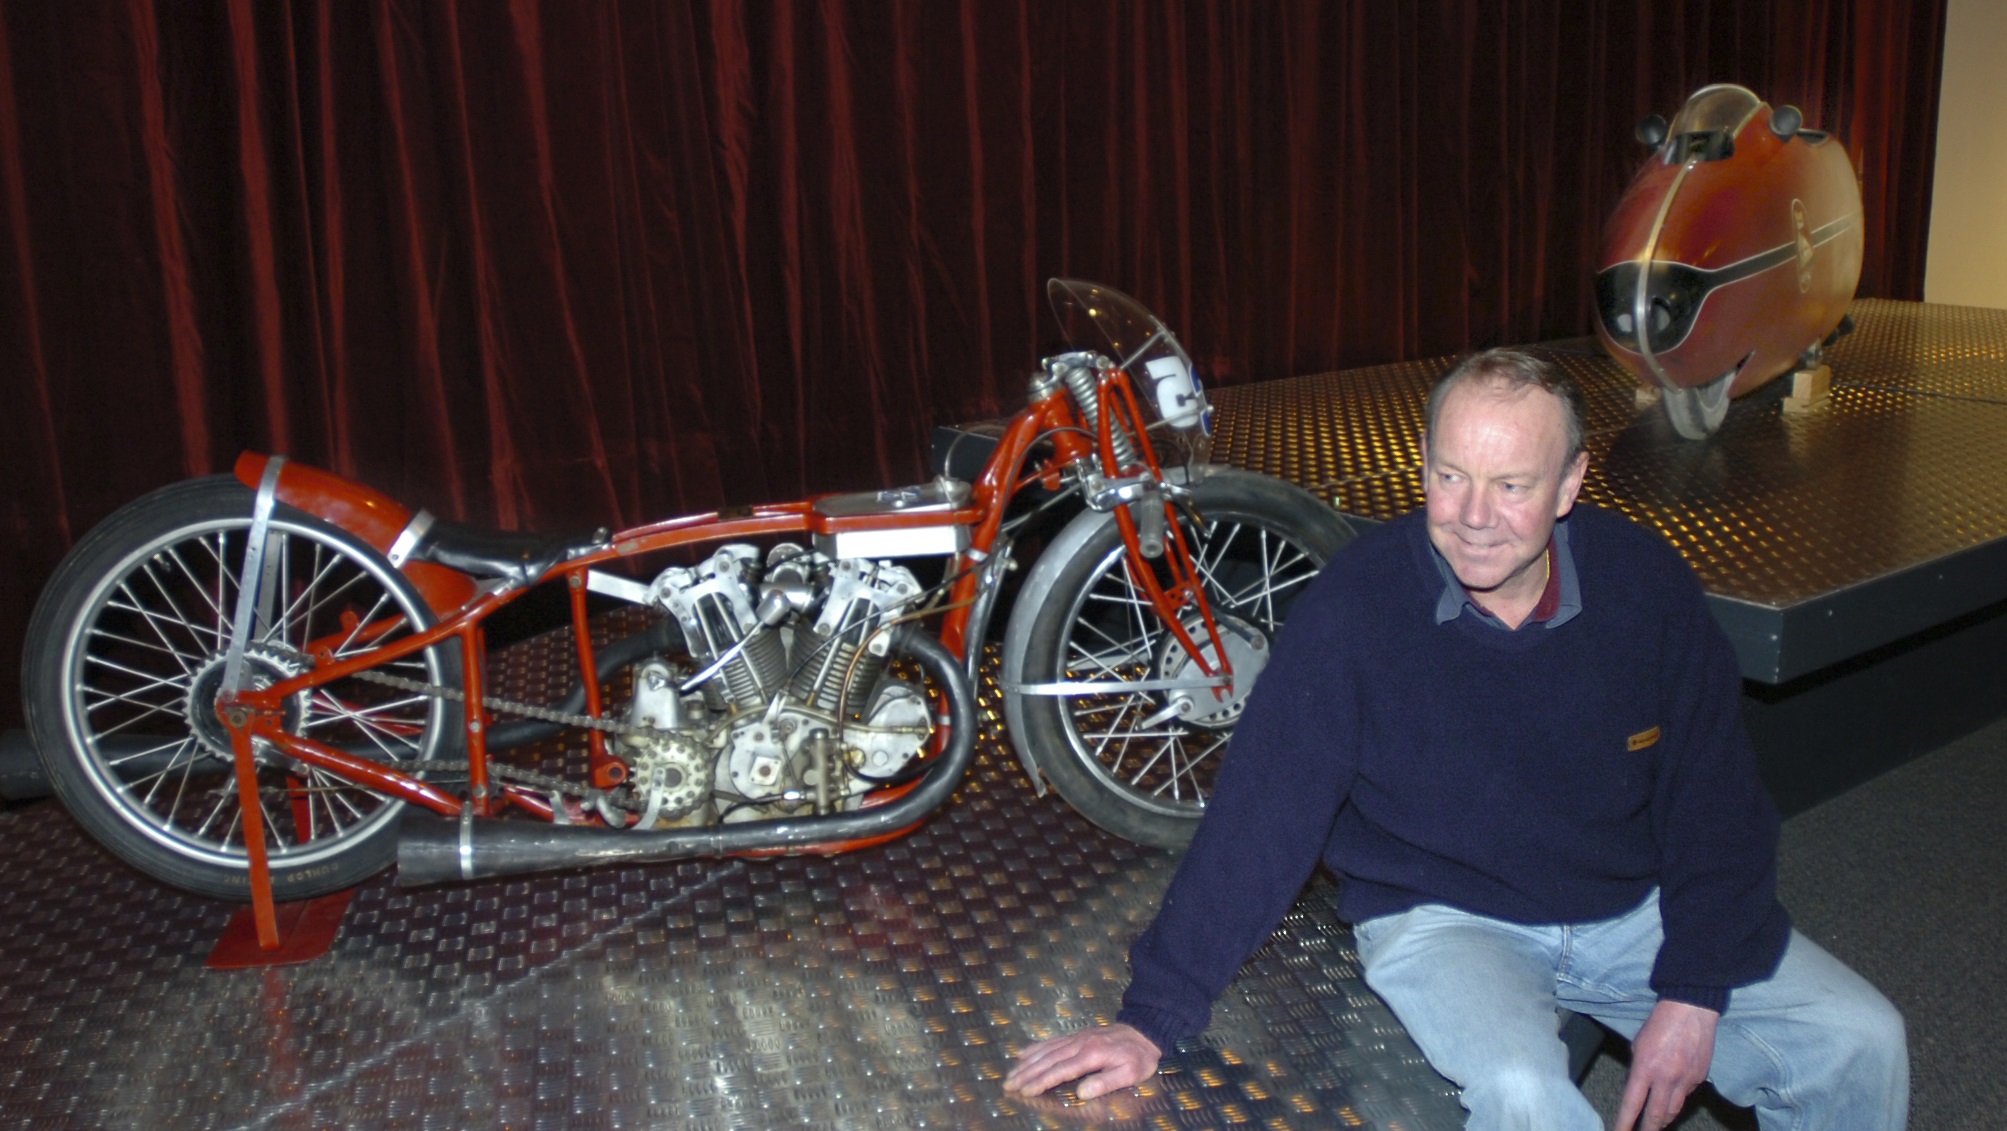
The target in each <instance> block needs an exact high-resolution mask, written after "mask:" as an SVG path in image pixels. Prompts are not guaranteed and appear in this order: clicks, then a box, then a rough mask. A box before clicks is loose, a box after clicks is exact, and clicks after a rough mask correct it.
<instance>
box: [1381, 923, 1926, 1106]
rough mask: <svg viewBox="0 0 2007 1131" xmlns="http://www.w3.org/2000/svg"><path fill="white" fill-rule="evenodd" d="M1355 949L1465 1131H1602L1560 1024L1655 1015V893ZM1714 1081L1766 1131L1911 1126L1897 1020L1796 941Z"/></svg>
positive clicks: (1441, 926) (1627, 1030) (1827, 959)
mask: <svg viewBox="0 0 2007 1131" xmlns="http://www.w3.org/2000/svg"><path fill="white" fill-rule="evenodd" d="M1353 935H1354V937H1355V938H1356V939H1357V940H1358V944H1359V961H1360V963H1361V964H1362V965H1363V966H1364V967H1365V972H1366V984H1367V985H1369V986H1371V987H1372V988H1373V989H1374V991H1375V992H1377V993H1378V994H1379V995H1380V996H1381V997H1382V998H1383V999H1385V1000H1386V1002H1387V1005H1388V1006H1389V1007H1390V1008H1391V1009H1393V1011H1394V1015H1395V1016H1396V1017H1398V1018H1400V1021H1401V1024H1402V1025H1404V1026H1406V1027H1407V1030H1408V1032H1409V1034H1410V1035H1412V1036H1413V1037H1414V1039H1415V1044H1416V1045H1418V1046H1419V1047H1420V1048H1421V1050H1422V1055H1424V1056H1426V1057H1428V1060H1429V1063H1430V1064H1431V1065H1433V1066H1434V1067H1435V1069H1436V1071H1438V1072H1440V1073H1442V1074H1443V1075H1444V1076H1446V1077H1448V1078H1449V1079H1450V1080H1451V1081H1452V1082H1453V1083H1455V1084H1457V1085H1458V1086H1459V1087H1461V1088H1462V1089H1463V1105H1464V1107H1465V1108H1467V1109H1468V1110H1469V1111H1470V1122H1469V1124H1468V1126H1469V1128H1470V1129H1471V1131H1494V1129H1499V1131H1503V1129H1507V1128H1526V1129H1529V1131H1532V1129H1540V1131H1550V1129H1556V1128H1561V1129H1574V1128H1581V1129H1583V1131H1587V1129H1590V1128H1594V1129H1598V1131H1600V1129H1601V1128H1602V1126H1603V1124H1602V1121H1601V1119H1600V1118H1599V1117H1598V1116H1597V1115H1596V1112H1595V1109H1594V1108H1592V1107H1590V1106H1589V1101H1588V1100H1586V1099H1584V1098H1583V1096H1582V1093H1581V1091H1580V1090H1579V1089H1577V1088H1576V1087H1575V1085H1574V1082H1573V1081H1572V1080H1571V1079H1569V1076H1568V1054H1567V1050H1566V1049H1565V1048H1564V1047H1563V1045H1562V1043H1561V1040H1560V1038H1559V1037H1558V1036H1557V1035H1556V1024H1555V1017H1556V1014H1555V1010H1556V1008H1557V1007H1560V1008H1567V1009H1572V1010H1574V1011H1576V1012H1577V1013H1585V1014H1588V1015H1589V1016H1591V1017H1594V1018H1595V1019H1596V1020H1598V1021H1601V1022H1602V1023H1603V1024H1605V1025H1607V1026H1609V1027H1610V1028H1611V1029H1614V1030H1616V1031H1617V1032H1618V1033H1619V1034H1621V1035H1622V1036H1623V1037H1624V1038H1625V1039H1626V1040H1628V1039H1630V1038H1631V1037H1634V1036H1636V1035H1637V1032H1638V1029H1639V1028H1640V1027H1642V1026H1643V1025H1644V1023H1645V1019H1646V1018H1647V1017H1649V1016H1650V1015H1651V1012H1652V1007H1653V1006H1654V1005H1656V1004H1658V997H1657V996H1656V995H1655V994H1653V993H1652V990H1651V986H1650V984H1649V983H1650V978H1651V972H1652V962H1653V960H1654V959H1655V958H1656V957H1657V955H1658V952H1659V943H1660V941H1661V940H1662V938H1663V935H1662V933H1661V928H1660V924H1659V900H1658V893H1657V892H1656V891H1655V892H1653V893H1652V895H1651V896H1650V897H1649V898H1647V899H1646V900H1645V901H1644V903H1642V904H1640V905H1639V906H1638V907H1637V908H1635V909H1634V910H1631V911H1628V912H1626V913H1624V914H1623V915H1620V916H1618V917H1616V918H1614V919H1606V920H1603V921H1601V922H1595V923H1584V924H1580V925H1574V926H1540V927H1528V926H1521V925H1519V924H1517V923H1506V922H1501V921H1499V920H1496V919H1487V918H1484V917H1482V916H1478V915H1472V914H1470V913H1468V912H1465V911H1459V910H1457V909H1455V908H1452V907H1445V906H1442V905H1440V904H1427V905H1424V906H1421V907H1416V908H1413V909H1411V910H1409V911H1405V912H1402V913H1400V914H1396V915H1383V916H1380V917H1378V918H1375V919H1369V920H1367V921H1366V922H1364V923H1358V924H1355V925H1354V926H1353ZM1707 1078H1708V1080H1709V1081H1710V1082H1711V1083H1712V1084H1713V1085H1714V1088H1715V1090H1716V1091H1717V1092H1720V1093H1721V1095H1722V1096H1724V1097H1725V1098H1727V1099H1728V1100H1729V1101H1730V1102H1731V1103H1737V1104H1741V1105H1743V1106H1745V1107H1752V1108H1754V1109H1755V1110H1756V1118H1757V1122H1758V1123H1759V1124H1760V1125H1761V1126H1762V1127H1763V1128H1764V1131H1782V1129H1784V1128H1793V1129H1804V1131H1851V1129H1856V1128H1858V1129H1862V1131H1866V1129H1868V1128H1874V1129H1878V1131H1880V1129H1899V1128H1901V1127H1902V1126H1903V1125H1904V1124H1905V1122H1906V1121H1907V1119H1908V1115H1909V1051H1908V1047H1907V1045H1906V1043H1905V1041H1904V1036H1903V1022H1902V1015H1901V1014H1899V1013H1897V1012H1896V1010H1895V1007H1894V1006H1892V1005H1890V1004H1889V1003H1888V1000H1887V999H1886V998H1884V997H1882V995H1881V993H1880V992H1879V991H1877V990H1876V989H1875V988H1874V987H1873V986H1871V985H1869V984H1868V983H1867V981H1866V980H1865V979H1863V978H1862V977H1861V976H1860V975H1858V974H1855V973H1854V972H1853V971H1852V970H1849V969H1847V967H1846V966H1844V965H1842V964H1841V963H1840V961H1839V960H1838V959H1836V958H1834V957H1833V956H1832V955H1830V954H1827V953H1826V952H1825V951H1823V950H1821V949H1819V947H1818V946H1817V945H1815V944H1814V943H1813V942H1812V941H1811V940H1810V939H1807V938H1805V937H1804V936H1803V935H1800V934H1799V933H1797V932H1796V931H1793V932H1791V941H1790V943H1789V945H1788V947H1787V948H1786V949H1785V952H1784V959H1783V962H1782V963H1781V964H1780V965H1779V967H1778V969H1777V973H1776V974H1774V975H1772V976H1771V977H1770V978H1769V980H1767V981H1763V982H1758V983H1755V984H1754V985H1749V986H1743V987H1740V988H1738V989H1736V990H1735V991H1734V992H1733V993H1731V994H1730V995H1729V1001H1728V1010H1727V1012H1726V1013H1724V1014H1722V1017H1721V1023H1720V1025H1719V1027H1718V1028H1717V1030H1716V1033H1715V1040H1714V1062H1713V1063H1712V1064H1711V1065H1710V1066H1709V1067H1708V1074H1707Z"/></svg>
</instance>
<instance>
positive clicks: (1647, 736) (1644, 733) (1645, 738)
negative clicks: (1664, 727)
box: [1630, 727, 1659, 751]
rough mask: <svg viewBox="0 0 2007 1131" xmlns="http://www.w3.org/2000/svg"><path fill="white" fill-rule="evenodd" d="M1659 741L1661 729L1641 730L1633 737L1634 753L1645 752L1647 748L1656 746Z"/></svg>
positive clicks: (1632, 746) (1631, 743) (1631, 742)
mask: <svg viewBox="0 0 2007 1131" xmlns="http://www.w3.org/2000/svg"><path fill="white" fill-rule="evenodd" d="M1658 740H1659V728H1657V727H1653V728H1652V729H1650V730H1641V731H1639V732H1638V733H1636V734H1634V735H1632V736H1631V741H1630V745H1631V749H1632V750H1633V751H1637V750H1643V749H1644V748H1645V747H1647V746H1653V745H1656V744H1657V743H1658Z"/></svg>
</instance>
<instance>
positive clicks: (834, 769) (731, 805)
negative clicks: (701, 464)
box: [620, 543, 933, 827]
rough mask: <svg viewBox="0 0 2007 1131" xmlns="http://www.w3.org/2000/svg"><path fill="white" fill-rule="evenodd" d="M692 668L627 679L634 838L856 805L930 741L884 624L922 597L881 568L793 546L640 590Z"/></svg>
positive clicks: (660, 667)
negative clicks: (664, 618) (670, 623)
mask: <svg viewBox="0 0 2007 1131" xmlns="http://www.w3.org/2000/svg"><path fill="white" fill-rule="evenodd" d="M649 596H650V600H651V602H652V603H653V604H655V605H656V606H658V607H660V608H661V609H663V610H664V611H665V612H667V613H668V614H669V615H670V616H672V617H674V618H676V621H677V623H678V624H679V625H680V626H681V627H682V630H683V636H684V639H685V641H686V644H687V646H688V648H689V651H690V656H691V659H692V660H693V661H695V662H696V663H697V665H698V670H697V672H696V673H695V674H694V675H689V676H687V678H686V673H684V672H682V671H679V670H678V669H677V668H676V667H675V666H674V665H671V664H670V663H668V662H667V661H666V660H663V659H660V658H657V659H651V660H648V661H646V662H644V663H643V664H641V665H639V666H638V667H637V668H636V670H635V693H634V701H633V704H632V705H631V706H630V707H629V709H628V715H627V721H628V722H629V723H630V724H631V725H633V726H636V727H646V728H649V729H648V733H646V734H629V735H627V736H624V737H623V738H622V740H621V748H620V752H621V754H622V755H623V756H624V757H625V758H626V759H627V760H628V761H629V764H630V765H629V769H630V773H629V776H628V782H629V788H630V789H631V790H632V791H633V796H632V800H633V801H634V802H635V803H637V804H638V805H639V806H640V807H641V810H642V821H641V822H640V823H639V824H638V825H637V826H636V827H660V826H662V825H664V824H672V825H673V824H706V823H712V822H737V821H749V820H765V819H770V818H773V817H780V816H799V815H803V814H807V813H819V812H834V811H837V810H841V809H850V808H855V807H856V806H857V804H858V802H859V800H860V799H861V797H862V795H863V794H864V793H866V792H868V791H869V790H871V789H873V788H875V787H877V786H878V785H880V784H882V783H883V782H885V781H887V780H890V779H893V778H896V777H897V776H898V775H899V774H900V773H901V772H902V771H903V770H905V769H906V767H907V766H908V765H909V764H910V763H911V762H912V761H913V759H914V758H915V757H917V756H918V755H919V754H920V752H921V750H922V749H924V748H925V746H926V743H927V741H928V738H929V737H930V736H931V734H932V732H933V731H932V724H931V719H930V711H929V708H928V704H927V698H926V694H925V692H924V691H923V690H922V689H921V688H919V687H918V686H915V685H914V684H912V683H909V682H907V681H905V680H901V679H896V678H892V677H890V676H888V675H887V674H886V665H887V662H888V660H889V659H890V656H889V652H890V647H889V639H890V637H889V634H888V633H887V632H886V631H885V629H886V628H887V627H889V625H890V624H891V623H892V622H893V621H894V619H895V618H897V617H898V616H900V615H901V614H903V613H905V612H907V611H909V610H910V609H912V608H913V607H915V606H916V604H917V603H918V602H919V601H920V599H921V598H922V597H923V596H924V590H923V589H922V587H921V585H920V583H919V581H918V579H916V578H915V577H914V576H913V574H912V572H911V571H909V570H907V569H906V568H904V567H903V566H899V565H895V564H894V563H892V562H889V561H877V562H874V561H867V560H863V559H841V560H838V559H831V558H829V557H828V556H827V555H824V554H822V553H819V552H817V551H814V550H808V549H804V548H803V547H801V546H797V545H793V544H791V543H783V544H781V545H779V546H775V547H774V548H773V549H772V550H771V551H769V552H768V553H767V554H766V555H764V564H762V555H761V554H760V552H759V551H758V549H757V548H756V547H753V546H750V545H745V544H742V543H734V544H730V545H726V546H722V547H720V548H719V549H718V550H717V551H716V552H715V553H713V554H712V555H711V557H710V558H708V559H706V560H705V561H704V562H702V563H700V564H698V565H697V566H695V567H681V566H678V567H671V568H669V569H666V570H664V571H662V573H661V574H660V575H658V576H657V577H656V578H655V580H654V582H653V583H652V584H651V585H650V586H649Z"/></svg>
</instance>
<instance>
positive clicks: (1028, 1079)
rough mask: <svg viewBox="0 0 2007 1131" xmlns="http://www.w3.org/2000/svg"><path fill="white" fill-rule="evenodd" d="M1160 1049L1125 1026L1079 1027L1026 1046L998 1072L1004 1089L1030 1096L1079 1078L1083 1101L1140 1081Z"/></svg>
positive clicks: (1078, 1091)
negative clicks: (1002, 1073) (1013, 1061)
mask: <svg viewBox="0 0 2007 1131" xmlns="http://www.w3.org/2000/svg"><path fill="white" fill-rule="evenodd" d="M1160 1055H1161V1054H1160V1053H1159V1052H1158V1051H1157V1046H1156V1045H1155V1044H1153V1043H1151V1041H1150V1038H1148V1037H1146V1036H1144V1035H1143V1034H1142V1033H1140V1032H1137V1031H1136V1030H1135V1029H1134V1028H1132V1027H1130V1026H1128V1025H1122V1024H1115V1025H1109V1026H1106V1027H1105V1028H1094V1029H1082V1030H1081V1031H1079V1032H1077V1033H1068V1034H1067V1035H1066V1036H1064V1037H1054V1038H1052V1039H1051V1040H1049V1041H1040V1042H1038V1043H1037V1044H1035V1045H1031V1046H1029V1047H1027V1048H1026V1049H1025V1050H1024V1051H1023V1052H1021V1053H1019V1054H1018V1056H1017V1067H1016V1068H1013V1069H1011V1073H1010V1075H1008V1076H1006V1077H1004V1082H1003V1088H1004V1091H1005V1092H1008V1093H1011V1094H1013V1095H1019V1096H1035V1095H1038V1094H1039V1093H1040V1092H1043V1091H1045V1090H1046V1089H1047V1088H1050V1087H1052V1086H1053V1085H1055V1084H1064V1083H1065V1082H1067V1081H1068V1080H1076V1079H1077V1080H1079V1081H1080V1084H1079V1086H1078V1087H1076V1088H1075V1089H1074V1092H1075V1093H1076V1094H1078V1095H1079V1096H1080V1098H1081V1099H1083V1100H1091V1099H1093V1098H1094V1097H1096V1096H1105V1095H1107V1094H1108V1093H1110V1092H1113V1091H1118V1090H1120V1089H1122V1088H1127V1087H1130V1086H1131V1085H1134V1084H1140V1083H1142V1082H1143V1081H1145V1080H1147V1079H1149V1078H1150V1076H1151V1074H1152V1073H1154V1072H1156V1071H1157V1058H1158V1057H1159V1056H1160Z"/></svg>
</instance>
